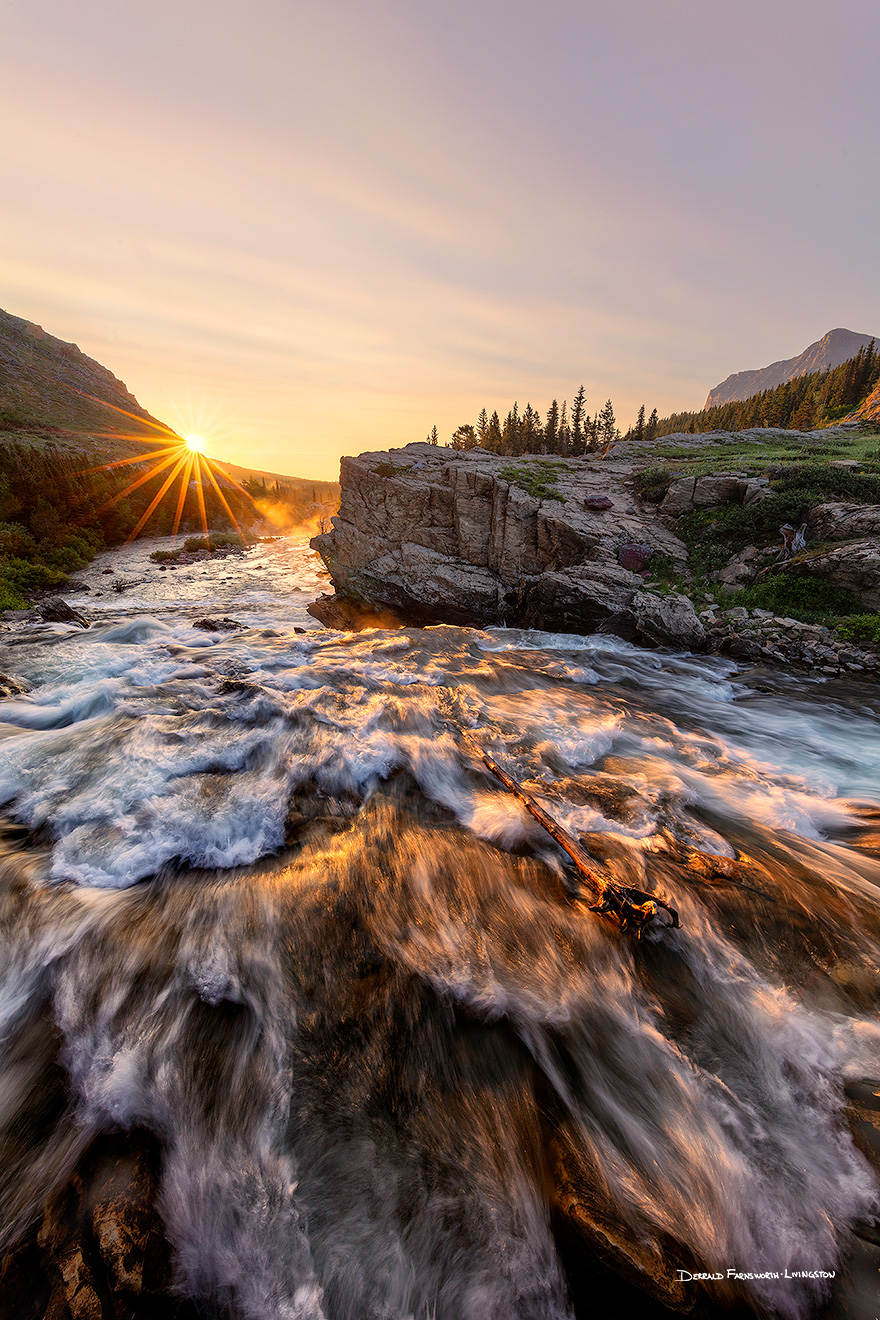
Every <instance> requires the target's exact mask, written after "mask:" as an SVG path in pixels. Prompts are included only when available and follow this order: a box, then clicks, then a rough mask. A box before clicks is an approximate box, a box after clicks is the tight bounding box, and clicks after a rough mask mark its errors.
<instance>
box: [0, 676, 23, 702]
mask: <svg viewBox="0 0 880 1320" xmlns="http://www.w3.org/2000/svg"><path fill="white" fill-rule="evenodd" d="M30 690H31V688H30V684H29V683H26V682H25V681H24V679H23V678H11V677H10V675H9V674H0V699H3V700H5V699H6V698H7V697H23V696H24V695H25V693H26V692H30Z"/></svg>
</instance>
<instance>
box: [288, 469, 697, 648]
mask: <svg viewBox="0 0 880 1320" xmlns="http://www.w3.org/2000/svg"><path fill="white" fill-rule="evenodd" d="M632 470H633V468H632V464H631V463H626V462H622V461H617V462H614V461H607V460H606V461H605V462H602V463H600V462H590V461H587V460H582V459H554V460H541V459H534V458H524V459H504V458H496V457H493V456H491V455H487V454H484V453H482V452H475V453H461V454H454V455H453V454H451V453H450V452H449V451H448V450H445V449H438V448H436V447H434V446H431V445H427V444H413V445H407V446H406V448H405V449H397V450H391V451H387V452H376V453H367V454H361V455H360V456H359V457H357V458H344V459H343V460H342V468H341V482H342V501H341V505H340V510H339V514H338V515H337V517H335V518H334V519H333V529H332V531H330V532H327V533H325V534H324V535H322V536H317V537H315V539H314V540H313V541H312V545H313V546H314V547H315V549H316V550H318V552H319V553H320V555H321V557H322V558H323V560H324V562H325V563H326V565H327V567H328V569H329V570H330V574H331V577H332V580H333V585H334V586H335V588H336V590H337V592H338V593H339V594H340V595H342V596H344V597H347V598H349V599H354V600H356V601H363V602H367V603H369V604H370V605H372V606H374V607H375V606H376V605H387V606H391V607H393V608H395V609H397V610H398V611H400V612H401V613H403V615H404V616H405V617H407V618H411V619H414V620H416V621H419V622H430V621H438V620H440V621H444V622H453V623H462V624H468V625H472V626H476V627H485V626H487V625H489V624H504V623H506V624H508V625H519V626H525V627H536V628H546V629H551V630H554V631H559V632H577V633H587V632H595V631H605V632H614V633H616V634H617V635H619V636H623V637H627V638H629V639H631V640H633V641H639V642H642V643H648V644H651V643H654V644H669V645H675V646H684V647H689V648H693V647H699V646H701V645H702V643H703V640H704V636H705V634H704V630H703V626H702V624H701V623H700V621H699V619H698V618H697V616H696V613H695V611H694V608H693V606H692V604H691V602H690V601H689V600H688V599H687V598H686V597H684V596H681V595H676V594H674V593H672V594H661V593H660V592H659V591H652V590H649V589H647V587H646V582H645V577H646V576H647V565H648V564H649V563H650V561H651V559H652V557H654V556H655V555H662V556H664V557H666V558H667V559H668V560H671V561H673V562H674V563H675V564H676V565H678V566H679V567H680V569H681V570H682V571H683V572H686V571H687V570H686V562H687V555H686V551H685V547H684V545H683V544H682V542H681V541H680V540H679V539H678V537H676V536H675V535H674V534H673V533H672V532H671V531H670V530H669V529H668V528H667V527H666V526H664V524H663V523H662V522H661V520H660V517H659V515H658V514H657V513H656V512H655V511H654V509H653V508H643V509H639V508H637V506H636V504H635V502H634V500H633V496H632V492H631V488H630V482H631V477H632ZM319 617H320V614H319Z"/></svg>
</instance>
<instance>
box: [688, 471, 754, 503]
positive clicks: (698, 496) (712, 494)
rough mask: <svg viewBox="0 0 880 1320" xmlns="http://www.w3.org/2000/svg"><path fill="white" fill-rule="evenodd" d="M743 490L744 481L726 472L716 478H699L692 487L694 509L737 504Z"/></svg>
mask: <svg viewBox="0 0 880 1320" xmlns="http://www.w3.org/2000/svg"><path fill="white" fill-rule="evenodd" d="M744 489H745V482H744V481H742V480H741V479H740V478H739V477H734V476H730V475H729V474H728V473H726V472H723V473H720V474H719V475H718V476H707V477H700V478H698V480H697V482H696V484H695V486H694V508H697V509H705V508H714V507H715V506H716V505H718V504H735V503H738V501H739V500H741V499H742V496H743V491H744Z"/></svg>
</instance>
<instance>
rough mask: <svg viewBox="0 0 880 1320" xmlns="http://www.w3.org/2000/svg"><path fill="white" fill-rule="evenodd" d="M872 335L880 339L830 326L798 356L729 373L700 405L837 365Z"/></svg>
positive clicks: (742, 395) (744, 395)
mask: <svg viewBox="0 0 880 1320" xmlns="http://www.w3.org/2000/svg"><path fill="white" fill-rule="evenodd" d="M874 338H878V339H880V336H874V335H861V334H857V333H856V331H855V330H845V329H843V327H838V328H837V329H836V330H829V331H828V333H827V334H826V335H823V336H822V338H821V339H817V340H816V342H815V343H814V344H810V345H809V347H808V348H805V349H804V351H803V353H799V354H798V356H797V357H793V358H786V359H785V360H784V361H782V362H771V363H770V365H769V367H756V368H755V369H754V370H753V371H737V372H734V374H733V375H732V376H728V377H727V379H726V380H723V381H722V382H721V384H720V385H716V386H715V387H714V388H713V389H711V390H710V391H709V397H708V398H707V399H706V402H705V404H704V405H703V407H704V410H705V409H706V408H717V407H719V406H720V405H721V404H724V403H734V402H736V401H738V400H741V399H751V398H752V397H753V396H754V395H755V394H761V393H762V392H763V391H764V390H772V389H775V388H776V386H777V385H782V384H784V383H785V381H787V380H795V379H796V377H798V376H808V375H809V374H810V372H813V371H824V370H825V369H826V368H827V367H839V366H840V364H841V362H846V361H847V360H848V359H849V358H851V357H855V355H856V353H858V351H859V349H860V348H865V347H867V345H868V344H870V342H871V340H872V339H874Z"/></svg>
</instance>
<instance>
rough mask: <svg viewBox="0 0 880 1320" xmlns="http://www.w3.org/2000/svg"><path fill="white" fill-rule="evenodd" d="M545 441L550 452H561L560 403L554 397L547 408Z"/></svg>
mask: <svg viewBox="0 0 880 1320" xmlns="http://www.w3.org/2000/svg"><path fill="white" fill-rule="evenodd" d="M544 443H545V445H546V446H547V453H548V454H558V453H559V404H558V403H557V402H556V400H555V399H554V400H553V402H552V403H551V404H550V407H549V408H548V409H547V425H546V426H545V427H544Z"/></svg>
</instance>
